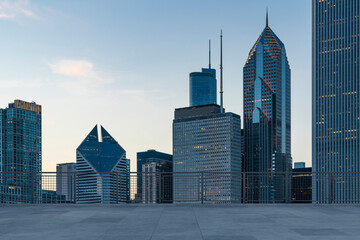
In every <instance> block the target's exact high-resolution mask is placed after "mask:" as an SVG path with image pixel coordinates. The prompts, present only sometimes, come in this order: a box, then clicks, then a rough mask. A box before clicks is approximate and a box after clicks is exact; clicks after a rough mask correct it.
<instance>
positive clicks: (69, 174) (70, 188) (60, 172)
mask: <svg viewBox="0 0 360 240" xmlns="http://www.w3.org/2000/svg"><path fill="white" fill-rule="evenodd" d="M75 166H76V163H61V164H58V165H57V166H56V194H58V195H63V196H65V200H66V201H75Z"/></svg>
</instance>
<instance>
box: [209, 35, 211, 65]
mask: <svg viewBox="0 0 360 240" xmlns="http://www.w3.org/2000/svg"><path fill="white" fill-rule="evenodd" d="M210 68H211V40H210V39H209V69H210Z"/></svg>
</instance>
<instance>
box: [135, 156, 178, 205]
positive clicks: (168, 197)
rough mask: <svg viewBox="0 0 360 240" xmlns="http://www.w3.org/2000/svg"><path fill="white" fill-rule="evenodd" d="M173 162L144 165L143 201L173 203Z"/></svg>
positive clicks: (142, 176)
mask: <svg viewBox="0 0 360 240" xmlns="http://www.w3.org/2000/svg"><path fill="white" fill-rule="evenodd" d="M172 175H173V174H172V162H162V163H159V162H148V163H145V164H143V165H142V175H141V178H142V203H172V200H173V197H172V196H173V183H172V181H173V177H172Z"/></svg>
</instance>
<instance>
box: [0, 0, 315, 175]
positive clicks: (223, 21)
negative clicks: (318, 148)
mask: <svg viewBox="0 0 360 240" xmlns="http://www.w3.org/2000/svg"><path fill="white" fill-rule="evenodd" d="M267 7H268V9H269V25H270V27H271V28H272V30H273V31H274V32H275V33H276V34H277V36H278V37H279V38H280V39H281V40H282V42H283V43H284V44H285V47H286V52H287V57H288V60H289V63H290V68H291V76H292V78H291V81H292V90H291V94H292V156H293V161H294V162H299V161H304V162H306V164H307V166H311V3H310V1H309V0H302V1H289V0H251V1H249V0H222V1H218V0H206V1H205V0H204V1H200V0H182V1H169V0H152V1H149V0H131V1H123V0H77V1H73V0H61V1H57V0H49V1H41V0H0V29H1V32H2V36H1V38H0V43H1V44H0V52H1V55H0V89H1V94H0V108H6V107H7V105H8V103H10V102H13V100H14V99H22V100H25V101H35V102H36V103H38V104H40V105H42V110H43V112H42V121H43V122H42V124H43V125H42V127H43V129H42V137H43V139H42V141H43V147H42V155H43V156H42V161H43V171H55V168H56V164H58V163H64V162H75V161H76V148H77V147H78V146H79V145H80V143H81V142H82V140H83V139H84V138H85V137H86V136H87V134H88V133H89V132H90V131H91V129H92V128H93V127H94V126H95V124H101V125H103V126H104V128H105V129H107V131H108V132H109V133H110V134H111V135H112V136H113V137H114V138H115V139H116V140H117V141H118V142H119V144H120V145H121V146H122V147H123V148H124V149H125V150H126V154H127V157H128V158H130V159H131V167H132V170H133V171H135V170H136V167H135V161H136V153H137V152H140V151H146V150H148V149H156V150H158V151H163V152H166V153H172V120H173V116H174V109H175V108H181V107H187V106H188V105H189V94H188V89H189V86H188V82H189V73H190V72H195V71H200V70H201V68H202V67H207V66H208V40H209V39H211V41H212V66H213V67H215V68H217V70H219V42H220V41H219V34H220V29H222V30H223V35H224V37H223V58H224V59H223V65H224V107H225V109H226V111H227V112H234V113H237V114H240V115H241V116H242V115H243V94H242V91H243V88H242V86H243V77H242V74H243V66H244V63H245V61H246V59H247V57H248V54H249V51H250V49H251V48H252V46H253V45H254V43H255V41H256V40H257V38H258V37H259V35H260V34H261V32H262V31H263V29H264V27H265V13H266V8H267ZM218 72H219V71H218ZM218 79H219V77H218ZM218 99H219V98H218Z"/></svg>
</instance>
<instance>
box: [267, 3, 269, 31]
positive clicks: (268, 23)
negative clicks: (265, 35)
mask: <svg viewBox="0 0 360 240" xmlns="http://www.w3.org/2000/svg"><path fill="white" fill-rule="evenodd" d="M268 26H269V13H268V8H267V7H266V27H268Z"/></svg>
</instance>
